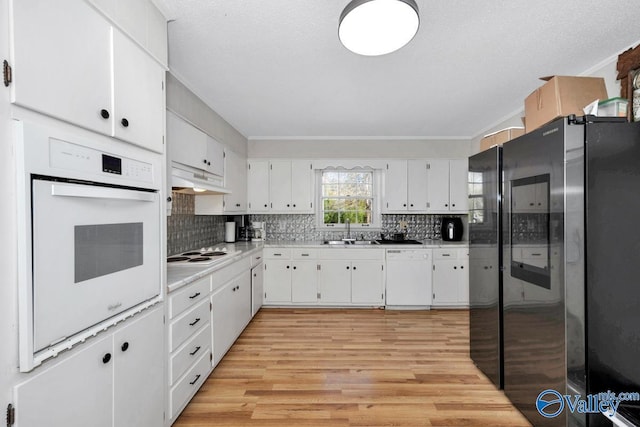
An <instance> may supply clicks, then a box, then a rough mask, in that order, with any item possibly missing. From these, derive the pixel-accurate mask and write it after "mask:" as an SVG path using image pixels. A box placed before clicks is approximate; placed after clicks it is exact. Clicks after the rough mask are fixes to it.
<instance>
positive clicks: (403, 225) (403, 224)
mask: <svg viewBox="0 0 640 427" xmlns="http://www.w3.org/2000/svg"><path fill="white" fill-rule="evenodd" d="M400 229H401V230H406V229H407V221H400Z"/></svg>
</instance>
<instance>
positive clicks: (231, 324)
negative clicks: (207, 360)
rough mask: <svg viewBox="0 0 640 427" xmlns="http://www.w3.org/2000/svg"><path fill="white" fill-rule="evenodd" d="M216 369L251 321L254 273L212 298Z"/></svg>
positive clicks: (225, 286)
mask: <svg viewBox="0 0 640 427" xmlns="http://www.w3.org/2000/svg"><path fill="white" fill-rule="evenodd" d="M211 305H212V310H211V323H212V325H213V365H214V366H216V365H217V364H218V363H220V361H221V360H222V358H223V357H224V355H225V354H226V353H227V351H229V348H231V346H232V345H233V343H234V342H235V340H236V339H237V338H238V337H239V336H240V334H241V333H242V331H243V330H244V328H245V327H246V326H247V324H248V323H249V321H250V320H251V271H250V270H247V271H244V272H242V273H241V274H240V275H239V276H237V277H235V278H234V279H232V280H231V281H229V282H228V283H227V284H226V285H223V286H221V287H220V288H218V289H216V290H214V292H213V295H211Z"/></svg>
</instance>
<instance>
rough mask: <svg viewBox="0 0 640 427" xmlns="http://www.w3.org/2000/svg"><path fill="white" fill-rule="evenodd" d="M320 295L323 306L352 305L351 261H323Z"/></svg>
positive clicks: (320, 275) (319, 281) (320, 276)
mask: <svg viewBox="0 0 640 427" xmlns="http://www.w3.org/2000/svg"><path fill="white" fill-rule="evenodd" d="M318 294H319V297H318V301H319V302H320V303H322V304H336V303H338V304H349V303H351V261H349V260H322V261H321V263H320V274H319V280H318Z"/></svg>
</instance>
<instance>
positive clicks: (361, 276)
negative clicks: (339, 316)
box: [351, 260, 384, 305]
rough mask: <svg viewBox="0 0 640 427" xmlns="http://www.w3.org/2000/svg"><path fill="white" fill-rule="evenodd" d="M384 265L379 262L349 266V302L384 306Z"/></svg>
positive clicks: (360, 262)
mask: <svg viewBox="0 0 640 427" xmlns="http://www.w3.org/2000/svg"><path fill="white" fill-rule="evenodd" d="M383 275H384V265H383V263H382V262H381V260H376V261H367V260H360V261H354V262H353V263H352V264H351V302H352V303H353V304H375V305H384V276H383Z"/></svg>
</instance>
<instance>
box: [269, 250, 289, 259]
mask: <svg viewBox="0 0 640 427" xmlns="http://www.w3.org/2000/svg"><path fill="white" fill-rule="evenodd" d="M263 253H264V257H265V258H275V259H283V258H287V259H288V258H291V249H289V248H264V250H263Z"/></svg>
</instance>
